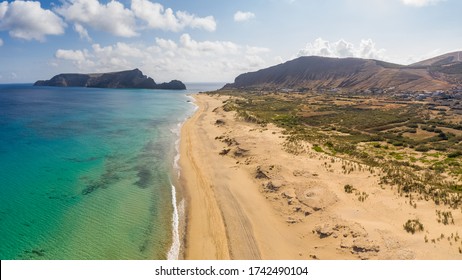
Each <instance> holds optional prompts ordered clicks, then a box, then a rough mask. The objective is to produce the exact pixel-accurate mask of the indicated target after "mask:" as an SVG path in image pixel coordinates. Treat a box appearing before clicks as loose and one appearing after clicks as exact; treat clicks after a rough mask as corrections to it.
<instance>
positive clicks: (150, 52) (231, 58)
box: [55, 34, 271, 82]
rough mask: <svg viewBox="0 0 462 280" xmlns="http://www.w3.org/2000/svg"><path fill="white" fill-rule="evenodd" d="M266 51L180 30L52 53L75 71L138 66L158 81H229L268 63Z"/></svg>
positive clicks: (104, 70) (58, 61)
mask: <svg viewBox="0 0 462 280" xmlns="http://www.w3.org/2000/svg"><path fill="white" fill-rule="evenodd" d="M268 53H269V50H268V49H267V48H261V47H253V46H241V45H238V44H235V43H233V42H229V41H197V40H194V39H193V38H192V37H191V36H190V35H189V34H183V35H181V36H180V37H179V39H178V40H177V41H174V40H169V39H163V38H156V39H155V42H154V43H153V44H151V45H140V44H127V43H116V44H113V45H108V46H101V45H99V44H93V46H92V48H91V49H89V50H87V49H83V50H58V51H57V52H56V54H55V57H56V58H57V61H56V62H57V63H58V64H61V65H62V64H66V63H70V64H71V65H73V66H74V67H75V68H76V69H77V70H78V71H79V72H106V71H118V70H124V69H132V68H140V69H142V70H143V72H145V74H147V75H149V76H151V77H153V78H154V79H155V80H156V81H160V82H162V81H168V80H171V79H180V80H183V81H232V80H233V79H234V78H235V77H236V76H237V75H239V74H241V73H242V72H247V71H253V70H257V69H260V68H262V67H266V66H269V65H267V64H266V62H267V61H270V60H271V59H268V58H267V57H266V55H267V54H268ZM204 73H207V75H206V76H204Z"/></svg>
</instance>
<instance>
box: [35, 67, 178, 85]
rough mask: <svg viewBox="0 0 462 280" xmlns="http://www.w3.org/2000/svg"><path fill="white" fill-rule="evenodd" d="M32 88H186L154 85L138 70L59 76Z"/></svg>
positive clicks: (36, 83) (38, 83)
mask: <svg viewBox="0 0 462 280" xmlns="http://www.w3.org/2000/svg"><path fill="white" fill-rule="evenodd" d="M34 86H54V87H91V88H143V89H176V90H181V89H186V86H185V85H184V84H183V83H182V82H181V81H178V80H173V81H171V82H169V83H162V84H156V82H154V80H153V79H152V78H150V77H147V76H146V75H143V72H141V71H140V70H139V69H134V70H127V71H120V72H112V73H99V74H59V75H56V76H54V77H53V78H51V79H50V80H45V81H37V82H35V84H34Z"/></svg>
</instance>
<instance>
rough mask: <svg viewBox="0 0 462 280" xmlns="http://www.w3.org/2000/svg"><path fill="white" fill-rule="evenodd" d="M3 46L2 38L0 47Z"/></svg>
mask: <svg viewBox="0 0 462 280" xmlns="http://www.w3.org/2000/svg"><path fill="white" fill-rule="evenodd" d="M1 46H3V40H2V39H1V38H0V47H1Z"/></svg>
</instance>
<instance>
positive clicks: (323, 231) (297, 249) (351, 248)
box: [180, 94, 462, 259]
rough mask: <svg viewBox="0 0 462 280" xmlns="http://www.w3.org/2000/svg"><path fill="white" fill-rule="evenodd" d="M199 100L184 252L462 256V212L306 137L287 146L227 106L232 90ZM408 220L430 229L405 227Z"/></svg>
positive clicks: (189, 131) (190, 125) (186, 180)
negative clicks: (292, 148)
mask: <svg viewBox="0 0 462 280" xmlns="http://www.w3.org/2000/svg"><path fill="white" fill-rule="evenodd" d="M194 97H195V98H196V103H197V104H198V105H199V109H198V111H197V112H196V114H195V115H194V116H193V117H192V118H191V119H189V120H188V121H187V122H186V123H185V125H184V126H183V128H182V134H181V147H180V150H181V151H180V152H181V159H180V166H181V172H182V173H181V174H182V178H181V180H182V185H183V189H184V190H183V191H184V193H185V196H186V198H187V217H186V220H187V224H186V243H185V246H184V247H185V248H184V257H185V258H186V259H462V254H461V253H460V252H459V250H460V248H462V243H461V242H462V241H461V239H460V237H459V235H460V234H462V228H461V224H462V215H461V212H460V210H450V209H447V208H444V207H442V206H436V205H434V203H433V202H431V201H429V202H426V201H419V202H417V206H416V208H415V207H414V206H413V205H410V204H409V198H406V197H400V196H399V195H398V194H397V192H396V190H394V189H393V187H391V186H386V185H380V184H379V176H378V173H379V172H380V171H379V170H375V169H372V168H369V167H367V166H363V165H360V164H358V163H355V162H351V161H348V160H345V159H341V158H335V157H330V156H327V155H325V154H321V153H316V152H314V151H313V150H312V149H311V146H310V144H309V143H306V146H304V147H299V148H301V150H302V151H301V153H300V154H298V155H294V154H291V153H288V152H287V151H286V150H285V148H284V145H283V143H284V136H283V134H282V133H281V130H280V129H279V128H277V127H275V126H273V125H268V126H267V127H261V126H258V125H256V124H251V123H247V122H243V121H240V120H236V118H235V113H234V112H225V111H223V110H222V109H221V106H222V104H223V103H222V102H223V100H226V99H227V98H228V97H226V96H221V97H218V96H208V95H205V94H199V95H195V96H194ZM345 185H351V186H352V188H353V191H352V192H351V193H348V192H345ZM436 210H440V211H452V214H453V217H454V224H449V225H443V224H442V223H438V221H437V218H436V214H435V211H436ZM409 219H419V221H421V222H422V224H423V225H424V230H423V231H422V232H416V233H415V234H411V233H408V232H406V231H405V230H404V228H403V225H404V223H405V222H406V221H407V220H409ZM459 230H460V232H458V231H459Z"/></svg>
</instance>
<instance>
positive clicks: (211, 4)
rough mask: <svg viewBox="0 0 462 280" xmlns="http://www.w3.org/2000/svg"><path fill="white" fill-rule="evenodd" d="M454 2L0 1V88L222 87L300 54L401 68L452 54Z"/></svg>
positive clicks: (459, 22)
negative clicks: (86, 82)
mask: <svg viewBox="0 0 462 280" xmlns="http://www.w3.org/2000/svg"><path fill="white" fill-rule="evenodd" d="M460 11H462V1H457V0H324V1H317V0H316V1H315V0H253V1H248V0H247V1H243V0H233V1H217V0H176V1H175V0H164V1H155V0H113V1H97V0H54V1H2V0H0V83H21V82H33V81H35V80H37V79H47V78H50V77H51V76H53V75H55V74H58V73H63V72H83V73H87V72H106V71H118V70H125V69H132V68H139V69H141V70H142V71H143V72H144V73H145V74H147V75H149V76H151V77H153V78H154V79H155V80H156V81H159V82H163V81H168V80H171V79H180V80H182V81H185V82H231V81H232V80H233V79H234V78H235V77H236V76H237V75H238V74H240V73H243V72H248V71H254V70H258V69H260V68H264V67H267V66H271V65H274V64H278V63H281V62H284V61H287V60H290V59H293V58H296V57H298V56H302V55H323V56H331V57H348V56H353V57H363V58H374V59H381V60H387V61H391V62H396V63H401V64H409V63H412V62H416V61H419V60H422V59H425V58H429V57H432V56H436V55H439V54H443V53H446V52H450V51H455V50H462V29H461V28H460V27H461V26H462V17H461V16H460V13H461V12H460Z"/></svg>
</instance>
